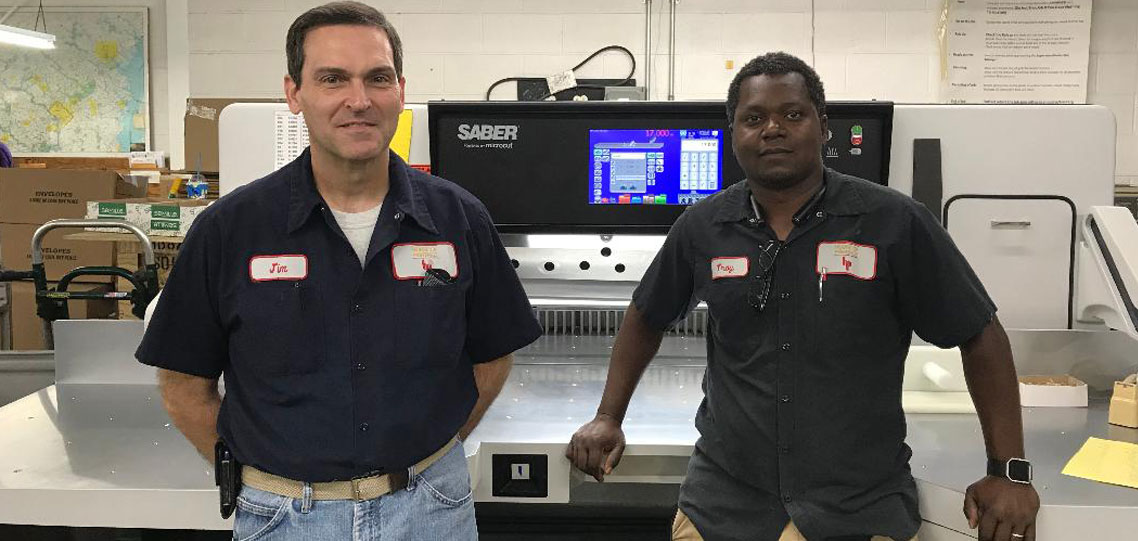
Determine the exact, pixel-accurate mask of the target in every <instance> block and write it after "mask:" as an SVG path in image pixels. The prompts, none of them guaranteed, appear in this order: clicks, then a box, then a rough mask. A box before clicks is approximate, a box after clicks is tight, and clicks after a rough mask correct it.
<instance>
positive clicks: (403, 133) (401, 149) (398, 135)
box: [391, 109, 413, 161]
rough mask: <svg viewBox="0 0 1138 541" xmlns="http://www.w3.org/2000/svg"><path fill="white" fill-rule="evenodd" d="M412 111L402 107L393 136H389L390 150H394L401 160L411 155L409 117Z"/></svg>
mask: <svg viewBox="0 0 1138 541" xmlns="http://www.w3.org/2000/svg"><path fill="white" fill-rule="evenodd" d="M412 116H413V115H412V111H411V110H410V109H404V110H403V112H402V113H399V127H397V128H395V137H392V138H391V150H393V151H395V153H396V154H398V155H399V157H400V158H403V161H407V160H408V158H407V157H408V156H410V155H411V117H412Z"/></svg>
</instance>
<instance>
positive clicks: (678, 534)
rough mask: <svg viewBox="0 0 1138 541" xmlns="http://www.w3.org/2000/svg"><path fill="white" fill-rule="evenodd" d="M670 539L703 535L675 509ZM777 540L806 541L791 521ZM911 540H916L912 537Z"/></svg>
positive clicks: (697, 540)
mask: <svg viewBox="0 0 1138 541" xmlns="http://www.w3.org/2000/svg"><path fill="white" fill-rule="evenodd" d="M672 541H703V536H701V535H699V532H698V531H696V529H695V524H692V522H691V520H689V519H688V516H687V515H685V514H684V512H683V511H680V510H676V519H675V520H673V521H672ZM778 541H806V538H805V537H802V534H801V533H799V531H798V528H797V527H796V526H795V525H794V523H793V522H790V523H788V524H787V525H786V528H785V529H783V530H782V535H781V536H779V538H778ZM872 541H890V540H889V538H888V537H882V536H880V535H875V536H873V539H872ZM912 541H917V538H916V537H914V538H913V539H912Z"/></svg>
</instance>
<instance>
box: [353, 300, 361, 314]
mask: <svg viewBox="0 0 1138 541" xmlns="http://www.w3.org/2000/svg"><path fill="white" fill-rule="evenodd" d="M363 311H364V307H363V306H360V305H359V304H358V303H357V304H353V305H352V313H353V314H358V313H360V312H363Z"/></svg>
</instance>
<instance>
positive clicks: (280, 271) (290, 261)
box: [249, 255, 308, 282]
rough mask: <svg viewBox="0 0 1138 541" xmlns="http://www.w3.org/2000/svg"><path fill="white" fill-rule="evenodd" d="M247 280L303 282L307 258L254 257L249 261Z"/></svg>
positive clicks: (282, 256)
mask: <svg viewBox="0 0 1138 541" xmlns="http://www.w3.org/2000/svg"><path fill="white" fill-rule="evenodd" d="M249 278H250V279H251V280H253V281H254V282H268V281H272V280H293V281H296V280H304V279H305V278H308V257H307V256H304V255H256V256H253V257H252V258H250V259H249Z"/></svg>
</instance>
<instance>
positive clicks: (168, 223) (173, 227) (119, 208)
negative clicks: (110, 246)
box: [86, 198, 209, 237]
mask: <svg viewBox="0 0 1138 541" xmlns="http://www.w3.org/2000/svg"><path fill="white" fill-rule="evenodd" d="M208 205H209V202H208V201H205V200H202V199H161V198H153V199H117V200H114V199H113V200H110V201H90V202H88V203H87V218H88V219H91V220H125V221H127V222H129V223H132V224H134V225H137V226H138V227H140V228H141V229H142V231H143V232H144V233H146V234H147V235H151V236H167V237H169V236H175V237H177V236H182V237H184V236H185V235H186V233H187V232H188V231H189V230H190V226H191V225H193V223H194V220H195V219H196V218H197V217H198V215H199V214H201V211H202V210H204V209H205V207H206V206H208ZM86 229H87V230H88V231H100V232H108V233H127V231H125V230H123V229H114V228H104V227H88V228H86Z"/></svg>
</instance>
